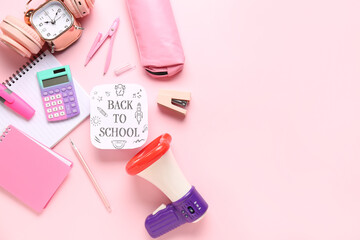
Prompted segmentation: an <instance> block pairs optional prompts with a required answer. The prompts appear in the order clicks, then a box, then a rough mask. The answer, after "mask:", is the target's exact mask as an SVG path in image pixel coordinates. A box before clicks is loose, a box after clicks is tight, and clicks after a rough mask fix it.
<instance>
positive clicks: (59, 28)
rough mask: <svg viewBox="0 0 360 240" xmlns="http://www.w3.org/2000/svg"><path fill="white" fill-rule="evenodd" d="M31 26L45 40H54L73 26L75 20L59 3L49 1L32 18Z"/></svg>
mask: <svg viewBox="0 0 360 240" xmlns="http://www.w3.org/2000/svg"><path fill="white" fill-rule="evenodd" d="M30 21H31V24H32V25H33V27H34V28H35V29H36V31H37V32H38V33H39V34H40V36H41V37H42V38H43V39H44V40H47V41H49V40H54V39H55V38H57V37H59V36H60V35H61V34H62V33H64V32H66V31H67V30H68V29H69V28H71V26H72V25H73V22H74V18H73V16H72V15H71V13H70V12H69V11H68V10H67V8H66V7H65V6H64V5H63V4H62V3H60V2H58V1H49V2H47V3H46V4H44V5H43V6H41V7H40V8H38V9H37V10H36V11H35V12H34V13H33V15H32V16H31V18H30Z"/></svg>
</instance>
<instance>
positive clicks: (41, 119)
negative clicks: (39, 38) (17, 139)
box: [0, 51, 90, 148]
mask: <svg viewBox="0 0 360 240" xmlns="http://www.w3.org/2000/svg"><path fill="white" fill-rule="evenodd" d="M60 66H62V65H61V64H60V62H59V61H58V60H57V59H56V58H55V57H54V56H53V55H52V54H51V53H50V52H49V51H45V52H44V53H41V54H39V55H38V56H36V57H34V58H32V59H30V60H29V61H28V62H27V63H26V64H24V65H23V66H21V67H20V68H19V70H17V71H16V72H14V73H13V74H12V76H11V77H9V79H7V80H5V81H4V82H3V83H2V84H4V85H6V86H7V87H8V88H9V89H10V90H11V91H13V92H14V93H16V94H17V95H19V96H20V97H21V98H22V99H24V100H25V101H26V102H27V103H28V104H29V105H30V106H31V107H32V108H34V109H35V111H36V112H35V115H34V116H33V118H32V119H30V120H26V119H24V118H23V117H21V116H19V115H18V114H17V113H15V112H13V111H12V110H11V109H9V108H7V107H6V106H4V105H3V104H0V129H1V130H2V129H5V128H6V127H7V126H8V125H14V126H15V127H16V128H17V129H19V130H21V131H22V132H24V133H26V134H27V135H29V136H31V137H32V138H34V139H36V140H37V141H39V142H40V143H42V144H44V145H45V146H47V147H49V148H53V147H54V146H55V145H56V144H57V143H58V142H59V141H60V140H61V139H63V138H64V137H65V136H66V135H67V134H69V133H70V132H71V131H72V130H73V129H74V128H75V127H76V126H78V125H79V124H80V123H81V122H82V121H83V120H84V119H86V118H87V117H88V116H89V114H90V99H89V95H88V94H87V93H86V92H85V90H84V89H83V88H82V87H81V86H80V85H79V84H78V83H77V82H76V81H75V80H74V86H75V91H76V95H77V100H78V103H79V108H80V115H78V116H76V117H74V118H72V119H68V120H65V121H61V122H52V123H50V122H48V121H47V119H46V115H45V110H44V106H43V102H42V97H41V92H40V86H39V83H38V80H37V77H36V73H37V72H39V71H42V70H46V69H49V68H54V67H60Z"/></svg>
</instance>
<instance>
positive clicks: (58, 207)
mask: <svg viewBox="0 0 360 240" xmlns="http://www.w3.org/2000/svg"><path fill="white" fill-rule="evenodd" d="M25 2H26V1H25V0H16V1H15V0H14V1H5V0H1V3H2V4H1V6H2V7H1V8H0V18H1V19H2V18H4V17H5V16H6V15H7V14H12V15H15V16H19V17H22V16H21V13H22V11H23V8H22V7H21V8H19V6H23V4H24V3H25ZM172 5H173V9H174V13H175V17H176V21H177V24H178V28H179V32H180V36H181V39H182V42H183V47H184V50H185V55H186V65H185V68H184V71H183V72H182V73H181V74H179V75H178V76H177V77H175V78H174V79H173V80H171V81H158V80H153V79H150V78H149V77H147V76H146V75H145V73H144V71H143V70H142V69H141V67H140V65H139V58H138V52H137V49H136V45H135V40H134V36H133V33H132V29H131V26H130V22H129V17H128V14H127V11H126V8H125V1H124V0H120V1H118V0H102V1H99V0H98V1H97V2H96V8H95V9H94V11H93V12H92V14H91V15H90V16H88V17H86V18H85V19H82V20H81V23H82V24H83V26H84V27H85V28H86V30H85V31H84V34H83V36H82V38H81V39H80V40H79V41H78V42H77V43H76V44H74V45H73V46H72V47H70V48H69V49H67V50H66V51H64V52H62V53H58V54H56V56H57V57H58V59H59V60H60V61H61V62H62V63H63V64H70V65H71V69H72V73H73V75H74V76H75V77H76V79H77V80H78V81H79V82H80V83H81V85H82V86H83V87H84V88H85V89H86V90H87V91H88V92H90V90H91V89H92V87H94V86H95V85H97V84H104V83H120V82H125V83H131V82H136V83H139V84H141V85H143V86H144V87H145V88H146V90H147V92H148V97H149V99H148V100H149V122H150V125H149V139H148V142H149V141H150V140H152V139H153V138H155V137H157V136H158V135H160V134H162V133H164V132H169V133H171V134H172V135H173V139H174V140H173V145H172V146H173V147H172V149H173V151H174V154H175V156H176V159H177V161H178V163H179V165H180V166H181V168H182V170H183V171H184V173H185V175H186V176H187V178H188V179H189V181H190V182H191V183H192V184H194V185H195V186H196V187H197V188H198V190H199V191H200V192H201V194H202V195H203V196H204V198H205V199H206V200H207V201H208V203H209V205H210V208H209V211H208V213H207V215H206V217H205V218H204V219H203V220H202V221H201V222H199V223H196V224H187V225H185V226H182V227H181V228H178V229H177V230H175V231H172V232H171V233H169V234H167V235H165V237H162V239H171V240H175V239H206V240H210V239H216V240H218V239H242V240H263V239H271V240H288V239H292V240H296V239H299V240H300V239H301V240H304V239H314V240H315V239H316V240H318V239H327V240H332V239H334V240H338V239H347V240H352V239H360V228H359V224H360V204H359V202H360V191H359V184H358V183H359V181H360V174H359V168H360V161H359V158H360V148H359V146H360V81H359V79H360V67H359V66H360V31H359V29H360V15H359V9H360V2H359V1H355V0H343V1H335V0H303V1H288V0H273V1H268V0H253V1H244V0H241V1H239V0H223V1H215V0H199V1H184V0H182V1H180V0H172ZM117 16H120V20H121V25H120V28H119V31H118V33H117V36H116V41H115V45H114V55H113V59H112V63H111V66H110V71H109V73H108V74H107V75H106V76H105V77H103V76H102V71H103V67H104V63H105V58H106V52H107V46H108V44H109V42H107V43H106V44H105V46H104V47H103V48H101V49H100V51H99V52H98V53H97V54H96V56H95V57H94V58H93V60H92V61H91V62H90V64H89V65H88V66H87V67H86V68H84V67H83V62H84V60H85V57H86V55H87V53H88V51H89V49H90V46H91V44H92V42H93V40H94V38H95V36H96V34H97V32H98V31H101V32H102V33H105V32H106V31H107V30H108V28H109V26H110V24H111V23H112V22H113V20H114V19H115V17H117ZM0 51H1V54H0V79H4V78H6V77H8V75H9V74H10V73H11V72H12V71H13V70H15V69H16V67H17V66H18V65H19V64H20V63H22V62H23V59H22V58H21V57H18V56H16V55H15V54H14V53H13V52H11V51H9V50H7V49H6V48H5V47H4V46H3V45H1V47H0ZM127 62H130V63H133V64H136V65H137V66H138V67H137V69H136V70H135V71H132V72H128V73H126V74H124V75H122V76H121V77H118V78H117V77H115V76H114V75H113V70H114V68H115V67H117V66H122V65H124V64H126V63H127ZM163 88H164V89H177V90H189V91H191V92H192V94H193V95H192V96H193V99H192V101H191V104H190V107H189V113H188V115H187V116H186V118H185V119H179V118H177V117H174V116H173V115H172V114H171V113H170V112H169V111H163V110H161V109H160V108H159V107H158V106H157V104H156V95H157V91H158V90H159V89H163ZM89 128H90V125H89V120H86V121H85V122H84V123H83V124H81V125H80V126H79V127H78V128H77V129H76V130H75V131H74V132H72V133H71V134H70V136H71V138H72V139H73V140H74V141H75V143H76V144H77V145H78V147H79V148H80V149H81V151H82V152H83V154H84V155H85V157H86V159H87V161H88V163H89V164H90V166H91V167H92V169H93V171H94V173H95V175H96V177H97V178H98V180H99V183H100V184H101V186H102V188H103V190H104V192H105V193H106V195H107V197H108V198H109V201H110V203H111V205H112V208H113V212H112V213H111V214H109V213H107V212H106V210H105V208H104V207H103V205H102V203H101V201H100V199H99V197H98V196H97V194H96V192H95V190H94V189H93V187H92V186H91V184H90V182H89V180H88V179H87V176H86V174H85V172H84V171H83V169H82V168H81V165H80V164H79V162H78V160H77V159H76V157H75V155H74V153H73V152H72V149H71V147H70V144H69V141H68V140H64V141H62V142H61V143H60V144H59V145H58V146H57V147H56V148H55V150H56V151H58V152H59V153H61V154H63V155H64V156H66V157H68V158H69V159H70V160H72V161H73V162H74V168H73V170H72V171H71V173H70V175H69V177H68V178H67V180H66V181H65V183H64V184H63V185H62V187H61V188H60V190H59V191H58V192H57V193H56V195H55V197H54V198H53V199H52V201H51V202H50V204H49V205H48V207H47V208H46V209H45V211H44V212H43V213H42V214H41V215H36V214H34V213H33V212H32V211H30V210H29V209H27V208H26V207H25V206H23V205H22V204H20V203H19V202H17V201H15V200H14V199H12V197H10V196H9V195H8V194H6V193H5V192H4V191H0V239H7V240H22V239H43V240H45V239H53V240H63V239H94V240H95V239H107V240H112V239H114V240H115V239H127V240H130V239H150V237H149V236H148V234H147V232H146V230H145V228H144V220H145V218H146V216H147V215H148V214H150V213H151V212H152V211H153V210H155V209H156V208H157V207H158V206H159V205H160V204H161V203H163V202H165V203H167V202H168V199H167V198H166V197H165V196H164V195H163V194H162V193H161V192H160V191H159V190H157V189H156V188H155V187H154V186H152V185H151V184H150V183H148V182H146V181H144V180H143V179H141V178H139V177H131V176H129V175H127V173H126V172H125V165H126V163H127V161H128V160H129V159H130V158H131V157H132V156H133V155H134V154H135V153H136V152H137V151H136V150H132V151H101V150H97V149H95V148H94V147H93V146H92V145H91V143H90V138H89Z"/></svg>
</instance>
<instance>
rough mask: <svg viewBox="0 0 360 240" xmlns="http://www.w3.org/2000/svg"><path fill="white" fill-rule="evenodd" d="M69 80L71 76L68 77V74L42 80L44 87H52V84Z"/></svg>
mask: <svg viewBox="0 0 360 240" xmlns="http://www.w3.org/2000/svg"><path fill="white" fill-rule="evenodd" d="M67 82H69V78H68V77H67V75H63V76H60V77H54V78H49V79H46V80H43V81H42V83H43V86H44V88H47V87H52V86H55V85H59V84H62V83H67Z"/></svg>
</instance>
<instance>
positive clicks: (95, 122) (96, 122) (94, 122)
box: [90, 116, 101, 127]
mask: <svg viewBox="0 0 360 240" xmlns="http://www.w3.org/2000/svg"><path fill="white" fill-rule="evenodd" d="M90 123H91V125H93V126H94V127H97V126H99V125H100V123H101V119H100V117H98V116H94V117H92V118H91V119H90Z"/></svg>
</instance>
